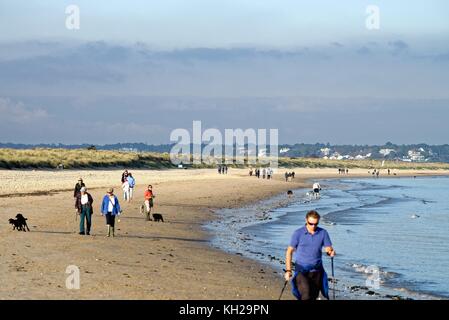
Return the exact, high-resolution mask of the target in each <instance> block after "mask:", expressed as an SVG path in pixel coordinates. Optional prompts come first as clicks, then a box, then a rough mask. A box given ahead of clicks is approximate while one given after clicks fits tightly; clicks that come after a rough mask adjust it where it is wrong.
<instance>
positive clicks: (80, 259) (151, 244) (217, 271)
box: [0, 169, 448, 300]
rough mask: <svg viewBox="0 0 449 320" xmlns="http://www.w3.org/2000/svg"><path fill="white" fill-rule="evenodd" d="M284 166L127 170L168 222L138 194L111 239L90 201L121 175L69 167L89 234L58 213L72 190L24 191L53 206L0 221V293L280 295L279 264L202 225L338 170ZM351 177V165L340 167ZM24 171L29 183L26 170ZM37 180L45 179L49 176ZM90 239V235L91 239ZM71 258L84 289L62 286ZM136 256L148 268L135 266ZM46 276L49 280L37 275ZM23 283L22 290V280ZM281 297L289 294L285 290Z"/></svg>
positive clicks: (4, 213)
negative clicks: (228, 248)
mask: <svg viewBox="0 0 449 320" xmlns="http://www.w3.org/2000/svg"><path fill="white" fill-rule="evenodd" d="M285 170H292V169H280V170H279V173H278V174H275V178H274V179H273V180H272V181H266V180H263V179H257V178H255V177H251V178H250V177H249V176H248V174H247V170H246V169H232V170H230V174H229V175H228V176H221V175H218V173H216V171H215V170H214V169H189V170H182V171H178V170H176V169H174V170H172V171H171V170H164V171H152V170H141V171H139V170H133V171H134V172H137V173H139V174H142V176H141V177H140V178H138V184H139V183H140V184H139V185H138V187H137V190H136V195H140V193H143V185H142V184H141V183H142V181H144V180H145V181H146V180H147V179H148V180H149V181H151V182H152V184H153V187H154V189H155V193H156V195H157V198H156V204H155V209H156V211H155V212H162V213H163V215H164V219H166V220H167V223H164V224H156V223H154V222H153V223H151V222H150V223H149V224H145V223H142V220H143V218H142V216H141V215H140V213H138V206H139V205H140V200H139V201H138V200H135V201H134V202H131V204H130V205H128V204H124V206H125V209H126V210H125V214H124V215H123V217H122V222H121V225H120V227H119V231H118V237H117V238H115V239H113V241H114V242H113V243H112V242H110V241H108V240H109V239H108V240H105V239H104V237H103V235H104V226H103V221H102V220H103V219H102V217H99V213H98V210H97V206H98V202H99V198H100V197H101V196H102V194H103V193H102V191H104V190H103V188H104V187H103V186H102V185H101V184H102V183H104V181H108V182H109V183H108V184H106V185H111V184H112V185H113V183H111V181H115V180H119V175H117V174H118V173H119V172H120V171H119V170H112V171H107V172H105V171H102V172H100V173H101V174H103V173H104V174H105V176H104V177H103V176H102V177H99V178H98V179H97V180H95V181H90V182H89V180H90V179H92V175H91V174H95V171H93V172H92V171H83V172H78V171H74V172H70V174H71V176H73V177H77V175H78V174H79V173H80V174H82V175H83V176H85V175H87V177H88V178H87V179H85V181H86V182H87V183H88V186H90V185H92V187H90V188H89V190H90V191H91V192H92V194H93V196H94V198H95V199H96V204H97V206H95V204H94V208H95V209H94V218H93V220H94V221H93V234H94V235H93V236H91V237H88V238H81V239H80V236H79V235H77V234H76V232H75V231H76V227H77V226H76V223H75V221H74V217H73V214H68V213H67V214H66V213H64V211H68V212H72V209H69V208H71V206H72V196H71V195H70V192H69V191H60V192H55V193H54V194H52V195H50V196H48V195H30V196H29V199H28V200H29V202H30V204H31V206H32V207H33V208H34V207H36V208H40V207H41V206H42V205H43V204H46V203H48V201H50V203H51V204H52V205H49V206H48V208H47V210H42V209H40V210H36V212H33V213H32V214H31V213H28V212H27V211H25V212H24V215H25V216H26V217H27V218H29V222H30V228H31V229H32V230H31V231H32V232H30V233H29V234H28V233H16V232H14V233H13V232H11V230H10V229H9V226H7V227H4V226H2V228H1V229H0V233H1V234H0V236H2V238H4V239H5V246H4V247H3V248H1V252H0V255H1V256H2V257H4V258H5V259H4V260H5V263H4V264H3V265H2V266H1V267H0V271H1V273H2V275H0V280H1V281H2V283H4V286H3V287H2V288H1V289H0V299H4V298H5V297H8V298H16V299H23V298H30V299H39V298H43V299H49V298H50V299H51V298H53V299H98V298H108V299H188V300H190V299H200V300H201V299H218V300H219V299H238V300H240V299H249V300H253V299H263V300H265V299H267V300H272V299H277V298H278V296H279V292H280V289H281V288H282V284H283V280H282V278H281V276H280V275H279V274H278V272H276V270H273V269H270V268H269V266H267V265H264V264H260V262H259V261H254V260H253V259H251V258H246V257H243V256H239V255H232V254H229V253H227V252H225V251H222V250H219V249H216V248H213V246H212V245H211V242H210V239H211V238H212V237H213V236H214V235H213V234H210V233H208V232H207V230H204V227H203V225H205V224H207V223H208V222H210V221H213V220H214V219H217V214H216V211H217V210H219V209H220V208H225V209H226V208H233V209H237V208H241V207H242V206H246V205H251V204H254V203H255V202H258V201H261V200H263V199H267V198H270V197H273V196H276V195H279V194H281V195H282V193H283V192H285V191H287V190H289V189H298V188H306V187H307V185H308V181H309V180H308V179H312V178H314V177H316V178H317V179H322V178H333V177H335V178H341V176H340V177H339V176H338V174H332V173H331V172H330V171H334V170H327V171H328V172H327V174H326V177H323V171H322V170H319V169H310V170H309V172H308V173H307V174H306V173H305V171H304V170H307V169H297V170H296V169H293V170H295V172H297V173H298V172H303V173H304V174H301V173H299V174H298V178H295V180H296V181H294V182H288V183H286V182H285V181H284V180H283V177H282V173H283V172H284V171H285ZM363 171H365V170H363ZM10 172H11V171H10ZM34 173H35V174H39V172H37V173H36V172H34ZM144 174H147V175H148V176H145V175H144ZM433 174H435V172H433ZM447 174H448V172H446V174H445V175H447ZM136 175H137V176H139V175H138V174H136V173H135V176H136ZM437 175H441V172H438V173H437ZM307 176H308V177H307ZM365 176H367V175H366V174H365ZM111 177H114V178H113V179H112V178H111ZM349 177H351V174H350V175H349V176H344V178H349ZM356 177H359V176H356ZM368 177H369V176H368ZM60 178H62V179H63V180H64V181H63V183H62V182H61V183H62V184H65V183H69V184H72V183H74V182H73V179H70V180H67V179H69V178H70V177H67V176H64V175H63V177H60ZM22 179H23V177H22ZM24 179H26V182H28V179H29V177H25V178H24ZM42 179H43V180H45V179H46V178H42ZM111 179H112V180H111ZM19 180H20V179H19ZM37 180H38V179H37ZM49 180H52V179H49ZM153 181H154V182H153ZM43 182H44V185H45V183H48V181H43ZM205 185H206V186H207V187H206V188H205V187H204V186H205ZM37 187H40V184H37ZM3 190H5V189H3ZM1 191H2V190H0V194H2V192H1ZM117 191H118V192H117V193H118V195H120V196H121V192H120V191H119V190H117ZM22 199H23V197H3V198H1V201H2V204H3V205H2V208H1V211H0V217H1V219H2V221H6V220H7V219H5V218H9V217H10V216H11V215H12V214H11V211H12V210H14V211H12V212H15V210H20V211H21V208H23V204H22V203H21V202H22ZM119 199H121V197H119ZM61 210H62V211H63V212H61ZM69 210H70V211H69ZM20 211H17V212H20ZM95 211H96V212H95ZM37 222H38V223H37ZM120 229H122V230H120ZM33 231H34V232H33ZM81 237H82V236H81ZM125 239H126V241H123V240H125ZM48 240H52V241H48ZM92 242H94V243H96V244H95V245H94V247H92ZM36 244H37V246H36ZM39 244H43V245H41V246H39ZM97 245H98V246H97ZM70 250H71V251H70ZM84 250H86V251H84ZM16 251H17V252H23V253H24V257H22V258H20V257H19V256H18V255H17V253H16ZM86 253H88V254H86ZM90 258H92V259H90ZM74 260H75V261H74ZM133 260H135V261H134V263H131V262H130V261H133ZM75 262H76V263H78V264H79V265H80V269H81V270H84V271H85V273H83V271H81V272H82V274H83V277H86V278H87V281H86V283H87V288H86V289H83V290H79V291H78V292H74V291H70V290H67V289H66V288H64V284H65V282H64V281H65V274H64V271H65V268H66V266H67V265H68V264H69V263H75ZM142 264H143V265H145V266H149V267H148V268H145V267H142ZM103 268H105V269H106V270H107V274H114V275H117V278H118V279H116V280H115V281H116V282H115V283H108V281H107V276H105V275H104V274H103V273H104V270H103ZM24 269H25V270H26V271H23V270H24ZM122 269H123V270H122ZM49 270H50V271H51V272H49ZM43 275H44V276H45V278H46V279H47V281H48V282H46V281H45V280H43V279H42V276H43ZM25 283H28V284H27V285H26V286H28V289H29V290H23V289H20V285H21V284H23V285H25ZM223 284H225V285H223ZM167 288H169V290H168V289H167ZM10 292H14V294H13V295H11V294H10ZM286 298H292V297H289V295H288V294H285V295H284V299H286Z"/></svg>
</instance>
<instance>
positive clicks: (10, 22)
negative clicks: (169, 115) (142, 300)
mask: <svg viewBox="0 0 449 320" xmlns="http://www.w3.org/2000/svg"><path fill="white" fill-rule="evenodd" d="M69 4H76V5H78V6H79V8H80V12H81V28H80V30H78V31H76V32H73V31H69V30H66V29H65V27H64V21H65V12H64V11H65V8H66V6H67V5H69ZM367 5H377V6H378V7H379V9H380V14H381V28H380V30H379V31H377V32H370V31H368V30H367V29H366V28H365V19H366V16H367V14H366V12H365V10H366V7H367ZM448 15H449V2H447V1H445V0H430V1H419V0H411V1H410V0H409V1H404V0H402V1H400V0H396V1H389V0H382V1H364V0H345V1H334V0H317V1H301V0H281V1H279V0H277V1H276V0H245V1H241V0H165V1H160V0H159V1H155V0H149V1H148V0H147V1H145V0H130V1H120V0H112V1H111V0H98V1H87V0H78V1H51V0H47V1H24V0H18V1H17V0H14V1H5V0H2V1H0V30H4V32H2V33H0V40H9V41H11V40H12V41H16V40H29V39H36V38H52V39H69V38H72V39H79V40H89V41H96V40H104V41H121V42H123V41H127V42H137V41H141V42H145V43H149V44H151V45H154V46H156V47H160V48H172V47H176V48H179V47H186V46H187V47H198V46H200V47H201V46H205V47H211V46H212V47H217V46H218V47H223V46H242V45H243V46H268V47H296V46H304V45H320V44H323V43H328V42H330V41H334V40H335V39H339V40H340V41H347V40H353V39H360V38H364V37H375V38H376V37H383V36H396V37H404V38H406V39H413V38H417V39H425V38H426V37H428V36H432V37H434V36H448V34H449V22H448V21H449V19H448Z"/></svg>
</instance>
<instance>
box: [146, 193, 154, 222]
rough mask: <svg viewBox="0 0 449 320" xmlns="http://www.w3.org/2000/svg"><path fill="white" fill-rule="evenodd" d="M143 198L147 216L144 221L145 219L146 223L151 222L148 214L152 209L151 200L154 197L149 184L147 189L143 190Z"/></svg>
mask: <svg viewBox="0 0 449 320" xmlns="http://www.w3.org/2000/svg"><path fill="white" fill-rule="evenodd" d="M144 197H145V208H146V214H147V215H146V219H147V221H149V220H151V215H150V213H151V208H153V198H154V197H155V196H154V193H153V186H152V185H151V184H150V185H148V189H147V190H145V194H144Z"/></svg>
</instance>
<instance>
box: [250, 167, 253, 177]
mask: <svg viewBox="0 0 449 320" xmlns="http://www.w3.org/2000/svg"><path fill="white" fill-rule="evenodd" d="M249 176H250V177H252V176H253V168H250V169H249Z"/></svg>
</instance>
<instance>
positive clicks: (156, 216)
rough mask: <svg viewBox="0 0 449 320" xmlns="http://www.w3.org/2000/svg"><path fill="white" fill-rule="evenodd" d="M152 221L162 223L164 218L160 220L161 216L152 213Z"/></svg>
mask: <svg viewBox="0 0 449 320" xmlns="http://www.w3.org/2000/svg"><path fill="white" fill-rule="evenodd" d="M153 219H154V221H155V222H159V221H161V222H164V218H162V214H160V213H153Z"/></svg>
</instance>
